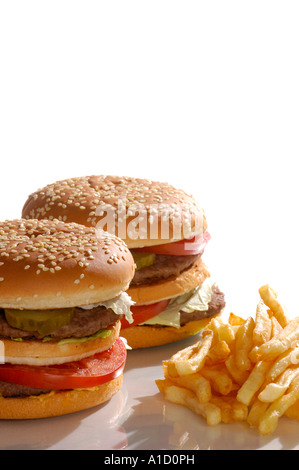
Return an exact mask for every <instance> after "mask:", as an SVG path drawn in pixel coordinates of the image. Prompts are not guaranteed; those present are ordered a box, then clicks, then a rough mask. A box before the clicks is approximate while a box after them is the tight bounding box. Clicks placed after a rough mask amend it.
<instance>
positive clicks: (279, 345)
mask: <svg viewBox="0 0 299 470" xmlns="http://www.w3.org/2000/svg"><path fill="white" fill-rule="evenodd" d="M298 340H299V317H296V318H294V319H293V320H291V321H290V322H289V323H288V324H287V326H285V328H283V329H282V330H281V332H280V333H279V334H278V335H277V336H275V337H274V338H272V339H270V341H267V342H266V343H264V344H262V345H261V346H259V347H258V349H257V351H256V356H257V358H258V359H259V360H260V359H263V360H267V361H270V360H273V359H276V358H277V357H278V356H279V355H280V354H283V353H284V352H285V351H287V350H288V349H291V348H292V347H293V348H294V347H295V346H296V342H297V341H298Z"/></svg>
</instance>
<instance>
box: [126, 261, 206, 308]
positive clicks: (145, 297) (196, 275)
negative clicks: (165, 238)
mask: <svg viewBox="0 0 299 470" xmlns="http://www.w3.org/2000/svg"><path fill="white" fill-rule="evenodd" d="M208 277H210V273H209V271H208V269H207V267H206V265H205V264H204V263H203V261H202V259H201V258H200V259H199V260H198V261H197V262H196V263H195V264H193V265H192V266H191V267H190V268H188V269H186V270H185V271H183V272H182V273H181V274H179V275H178V276H172V277H171V278H168V279H162V280H160V281H158V282H153V283H150V284H143V285H140V286H138V285H136V286H134V285H131V286H130V287H129V289H128V291H127V293H128V294H129V296H130V297H131V298H132V300H133V301H134V302H135V304H136V305H146V304H152V303H154V302H158V301H160V300H164V299H171V298H172V297H177V296H178V295H182V294H184V293H185V292H188V291H190V290H192V289H194V288H195V287H197V286H200V285H201V284H202V283H203V282H204V281H205V279H207V278H208Z"/></svg>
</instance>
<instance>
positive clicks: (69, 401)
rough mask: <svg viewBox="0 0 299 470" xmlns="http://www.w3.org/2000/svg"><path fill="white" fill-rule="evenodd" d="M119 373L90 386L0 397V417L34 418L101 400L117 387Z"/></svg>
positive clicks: (92, 405) (50, 415) (82, 406)
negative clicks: (37, 394)
mask: <svg viewBox="0 0 299 470" xmlns="http://www.w3.org/2000/svg"><path fill="white" fill-rule="evenodd" d="M122 381H123V375H122V374H121V375H120V376H118V377H117V378H115V379H113V380H111V381H110V382H107V383H105V384H102V385H99V386H98V387H96V388H93V389H90V390H88V389H87V390H70V391H69V390H68V391H58V392H55V391H52V392H50V393H47V394H45V395H39V396H30V397H25V398H22V397H18V398H3V397H0V419H35V418H49V417H52V416H60V415H66V414H69V413H74V412H76V411H82V410H87V409H89V408H92V407H94V406H97V405H100V404H101V403H104V402H106V401H108V400H110V398H112V397H113V395H115V394H116V393H117V392H118V391H119V390H120V388H121V385H122Z"/></svg>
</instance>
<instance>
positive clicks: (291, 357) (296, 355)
mask: <svg viewBox="0 0 299 470" xmlns="http://www.w3.org/2000/svg"><path fill="white" fill-rule="evenodd" d="M294 364H299V346H296V347H295V348H294V349H291V350H290V351H286V352H285V353H284V354H282V355H281V356H279V357H278V358H277V360H276V361H275V362H274V363H273V365H272V366H271V368H270V370H269V372H268V374H267V377H266V378H267V380H268V381H269V382H270V381H272V382H273V381H274V380H275V379H276V378H277V377H278V376H279V375H280V374H282V373H283V371H285V370H286V369H287V367H289V366H293V365H294Z"/></svg>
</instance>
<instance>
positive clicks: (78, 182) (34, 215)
mask: <svg viewBox="0 0 299 470" xmlns="http://www.w3.org/2000/svg"><path fill="white" fill-rule="evenodd" d="M121 200H122V201H125V203H124V204H125V205H124V206H123V208H122V209H121V208H120V206H119V201H121ZM138 205H141V206H142V209H145V212H142V217H143V218H142V220H141V219H140V225H141V226H140V227H138V228H135V229H134V226H133V225H132V224H133V221H134V219H136V217H137V216H138V215H139V214H140V213H138V212H136V208H137V206H138ZM124 208H125V210H124ZM111 209H112V210H114V213H115V219H113V221H112V222H113V224H112V225H111V227H108V228H107V230H108V231H109V232H112V233H114V234H115V235H117V236H119V237H120V238H121V239H123V240H124V241H125V242H126V244H127V246H128V247H129V248H138V247H144V246H153V245H157V244H162V243H169V242H171V241H174V240H182V239H184V238H189V237H191V236H193V235H195V234H198V233H202V232H204V231H205V230H206V228H207V223H206V219H205V215H204V212H203V210H202V209H201V208H199V206H198V205H197V203H196V201H195V200H194V199H193V197H192V196H190V195H188V194H186V192H185V191H183V190H181V189H176V188H174V187H173V186H171V185H170V184H168V183H164V182H157V181H150V180H147V179H141V178H132V177H119V176H104V175H100V176H96V175H94V176H85V177H78V178H71V179H66V180H62V181H58V182H55V183H53V184H49V185H47V186H46V187H44V188H42V189H39V190H37V191H36V192H34V193H32V194H31V195H30V196H29V197H28V199H27V201H26V203H25V205H24V207H23V211H22V217H23V218H26V219H27V218H29V219H53V218H57V219H60V220H62V221H66V222H77V223H80V224H83V225H86V226H90V227H96V226H97V224H100V226H101V221H102V223H103V220H105V217H106V214H107V210H111ZM105 211H106V212H105ZM130 213H131V215H130ZM124 214H126V216H127V217H125V216H124ZM106 219H107V217H106ZM178 220H180V221H181V224H180V226H179V227H178V226H177V221H178ZM165 221H166V222H167V229H166V230H165V227H166V225H165ZM114 222H115V224H114ZM98 226H99V225H98ZM153 227H156V229H155V230H156V231H154V230H153ZM102 228H104V227H102Z"/></svg>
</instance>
